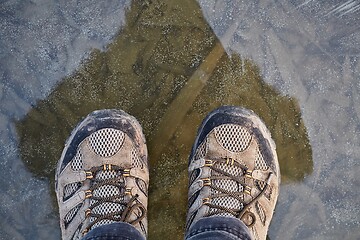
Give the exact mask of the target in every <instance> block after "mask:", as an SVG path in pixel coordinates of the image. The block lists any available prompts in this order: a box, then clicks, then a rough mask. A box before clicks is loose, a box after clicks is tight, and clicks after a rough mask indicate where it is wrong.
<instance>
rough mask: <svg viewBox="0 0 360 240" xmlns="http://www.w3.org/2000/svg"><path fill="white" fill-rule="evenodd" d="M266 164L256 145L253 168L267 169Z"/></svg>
mask: <svg viewBox="0 0 360 240" xmlns="http://www.w3.org/2000/svg"><path fill="white" fill-rule="evenodd" d="M268 168H269V167H268V165H267V164H266V162H265V160H264V157H263V155H262V154H261V152H260V149H259V147H258V146H257V147H256V155H255V170H264V171H266V170H267V169H268Z"/></svg>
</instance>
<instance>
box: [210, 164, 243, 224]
mask: <svg viewBox="0 0 360 240" xmlns="http://www.w3.org/2000/svg"><path fill="white" fill-rule="evenodd" d="M215 167H216V168H218V169H220V170H222V171H225V172H227V173H229V174H231V175H234V176H241V175H242V174H243V172H242V169H241V168H240V167H238V166H235V165H230V164H227V163H226V162H221V163H216V165H215ZM212 176H215V177H216V176H223V174H221V173H218V172H216V171H214V170H213V171H212ZM212 185H213V186H214V187H217V188H221V189H223V190H226V191H228V192H235V193H238V192H243V186H242V185H241V184H239V183H238V182H236V181H234V180H232V179H230V178H228V177H222V178H219V179H214V180H212ZM218 194H220V195H221V196H218V197H212V199H211V203H212V204H214V205H217V206H221V207H225V208H227V209H231V210H241V209H242V208H243V204H242V203H241V202H240V201H239V200H237V199H236V198H234V197H232V196H230V195H226V194H223V193H221V192H219V191H217V190H214V189H211V195H212V196H216V195H218ZM216 211H217V209H214V208H212V209H211V210H210V213H211V212H216ZM215 215H219V216H231V217H234V215H232V214H231V213H227V212H224V213H220V214H215Z"/></svg>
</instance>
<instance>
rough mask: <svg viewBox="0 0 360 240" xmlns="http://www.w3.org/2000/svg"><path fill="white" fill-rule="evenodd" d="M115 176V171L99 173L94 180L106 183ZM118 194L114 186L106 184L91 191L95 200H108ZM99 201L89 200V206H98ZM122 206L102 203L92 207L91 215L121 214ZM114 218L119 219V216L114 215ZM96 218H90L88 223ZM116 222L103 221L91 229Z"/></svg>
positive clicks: (118, 191)
mask: <svg viewBox="0 0 360 240" xmlns="http://www.w3.org/2000/svg"><path fill="white" fill-rule="evenodd" d="M116 176H117V172H116V171H100V172H98V173H97V174H96V176H95V179H96V180H100V181H101V180H104V181H106V179H112V178H115V177H116ZM118 194H120V189H119V188H118V187H116V186H113V185H110V184H106V185H103V186H100V187H98V188H96V189H94V191H93V197H97V198H108V197H112V196H115V195H118ZM117 200H120V201H123V200H124V199H123V198H122V199H120V198H118V199H117ZM99 202H101V200H100V201H97V200H94V199H91V200H90V205H94V204H99ZM124 208H125V207H124V206H122V205H120V204H118V203H112V202H103V203H100V204H99V205H98V206H96V207H94V208H93V209H92V213H93V214H99V215H102V216H103V215H107V214H111V213H114V212H123V210H124ZM116 218H120V215H116ZM95 220H96V218H94V217H91V218H90V222H93V221H95ZM113 222H116V221H114V220H109V219H105V220H102V221H100V222H98V223H96V224H94V226H93V227H92V228H95V227H98V226H101V225H104V224H109V223H113Z"/></svg>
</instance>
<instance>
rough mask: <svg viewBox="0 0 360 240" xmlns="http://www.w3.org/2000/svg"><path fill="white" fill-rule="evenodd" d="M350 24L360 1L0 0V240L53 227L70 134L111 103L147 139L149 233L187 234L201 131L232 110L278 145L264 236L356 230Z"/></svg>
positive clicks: (354, 37)
mask: <svg viewBox="0 0 360 240" xmlns="http://www.w3.org/2000/svg"><path fill="white" fill-rule="evenodd" d="M359 20H360V2H359V1H355V0H350V1H315V0H310V1H309V0H306V1H305V0H303V1H300V2H299V1H270V0H268V1H252V3H249V1H243V2H241V1H230V0H229V1H205V0H201V1H200V0H199V1H192V0H186V1H184V0H183V1H178V0H169V1H91V2H78V1H36V2H30V1H11V0H10V1H3V2H1V3H0V56H1V58H0V76H1V82H0V99H1V101H0V133H1V135H0V143H1V144H0V156H1V158H0V170H1V173H2V174H1V175H0V201H1V205H0V226H1V227H0V236H2V237H0V238H1V239H2V238H3V239H35V238H38V239H59V238H60V230H59V227H58V214H57V206H56V202H55V193H54V189H53V186H54V169H55V166H56V162H57V160H58V158H59V156H60V153H61V151H62V147H63V145H64V142H65V140H66V138H67V137H68V135H69V134H70V132H71V130H72V128H73V127H74V126H75V125H76V123H77V122H78V121H79V120H81V119H82V118H83V117H84V116H86V115H87V114H88V113H89V112H91V111H93V110H95V109H101V108H120V109H123V110H125V111H127V112H129V113H130V114H132V115H134V116H136V117H137V119H138V120H139V122H140V123H141V124H142V126H143V128H144V133H145V135H146V137H147V141H148V148H149V154H150V164H151V173H150V174H151V175H150V179H151V180H150V181H151V186H150V198H149V205H150V206H149V221H150V223H149V224H150V225H149V230H150V232H149V238H150V239H182V238H183V228H184V224H185V214H186V195H187V158H188V154H189V151H190V148H191V146H192V143H193V140H194V136H195V133H196V129H197V126H198V125H199V124H200V122H201V120H202V118H203V117H204V116H205V115H206V114H207V113H208V112H209V111H211V110H212V109H214V108H216V107H218V106H220V105H239V106H243V107H246V108H250V109H253V110H254V111H255V112H256V113H257V114H258V115H259V116H260V117H261V118H262V119H263V120H264V121H265V123H266V125H267V126H268V128H269V129H270V131H271V133H272V136H273V138H274V140H275V142H276V145H277V152H278V156H279V161H280V168H281V174H282V185H281V189H280V190H281V191H280V198H279V201H278V205H277V208H276V212H275V216H274V218H273V221H272V224H271V226H270V230H269V238H270V239H339V238H342V239H358V238H359V237H360V233H359V231H358V225H359V221H360V217H359V216H360V207H359V206H360V196H359V193H358V191H357V186H359V184H360V177H359V176H358V175H357V173H358V172H359V171H360V165H359V159H360V148H359V146H360V138H359V132H360V120H359V117H360V100H359V93H360V83H359V75H360V74H359V73H360V59H359V57H360V49H359V44H358V43H359V42H360V31H359V29H360V27H359V25H358V22H359ZM174 236H177V237H174Z"/></svg>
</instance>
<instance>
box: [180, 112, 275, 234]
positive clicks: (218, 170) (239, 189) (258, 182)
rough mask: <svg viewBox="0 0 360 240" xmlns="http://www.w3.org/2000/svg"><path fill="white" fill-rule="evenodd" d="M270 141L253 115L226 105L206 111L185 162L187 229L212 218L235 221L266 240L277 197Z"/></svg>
mask: <svg viewBox="0 0 360 240" xmlns="http://www.w3.org/2000/svg"><path fill="white" fill-rule="evenodd" d="M279 185H280V171H279V164H278V160H277V155H276V151H275V144H274V141H273V140H272V139H271V136H270V132H269V131H268V130H267V128H266V127H265V125H264V123H263V122H262V121H261V120H260V119H259V117H257V116H256V115H255V114H254V113H253V112H252V111H249V110H246V109H243V108H239V107H231V106H223V107H220V108H218V109H216V110H214V111H213V112H211V113H210V114H209V115H208V116H207V117H206V118H205V120H204V121H203V123H202V125H201V126H200V128H199V130H198V134H197V137H196V139H195V143H194V145H193V148H192V151H191V154H190V158H189V194H188V203H189V205H188V215H187V223H186V226H187V230H188V229H189V228H190V227H191V226H192V225H193V224H194V223H195V222H196V221H197V220H199V219H201V218H204V217H211V216H224V217H233V218H238V219H240V220H241V221H243V222H244V223H245V224H246V225H247V226H248V227H249V230H250V232H251V233H252V235H253V239H266V235H267V231H268V227H269V224H270V220H271V218H272V216H273V212H274V208H275V204H276V201H277V197H278V194H279Z"/></svg>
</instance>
